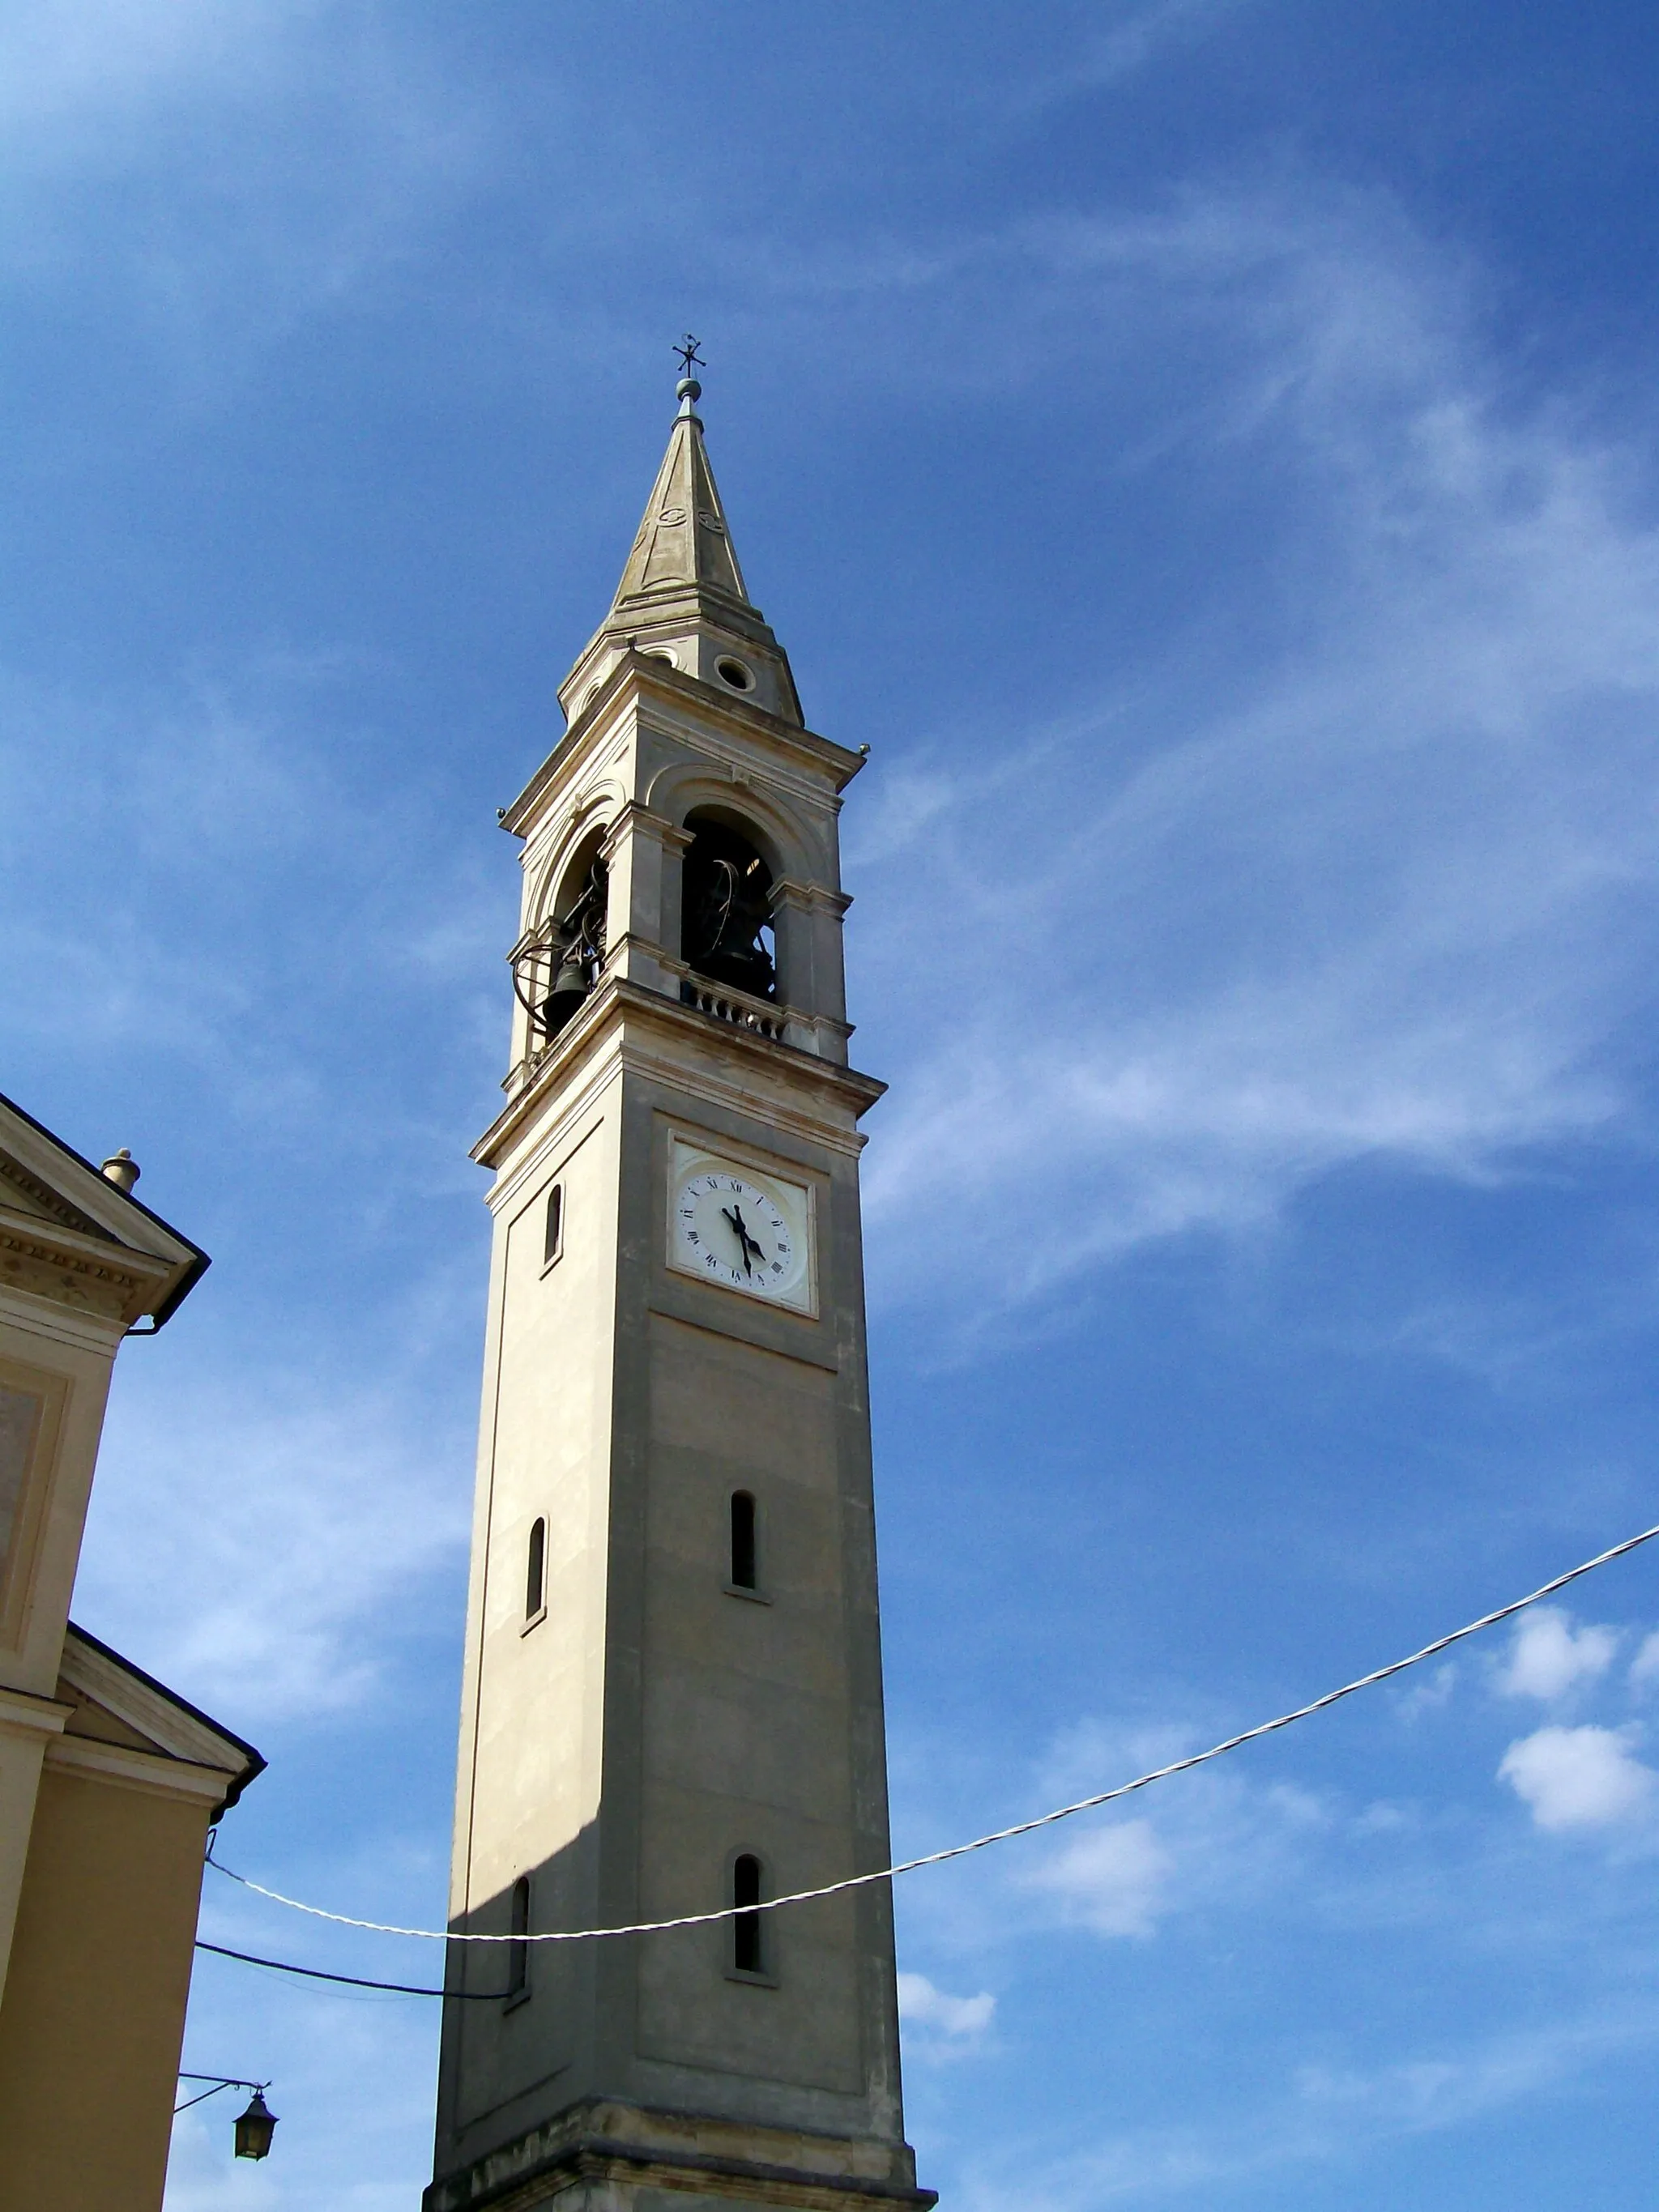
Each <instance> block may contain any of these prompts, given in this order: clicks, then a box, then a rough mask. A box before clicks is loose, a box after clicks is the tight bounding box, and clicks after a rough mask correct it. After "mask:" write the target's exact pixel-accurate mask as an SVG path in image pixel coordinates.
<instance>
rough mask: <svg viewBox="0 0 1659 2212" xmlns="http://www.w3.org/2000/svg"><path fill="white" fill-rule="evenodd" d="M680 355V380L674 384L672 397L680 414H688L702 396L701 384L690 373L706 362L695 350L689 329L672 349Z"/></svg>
mask: <svg viewBox="0 0 1659 2212" xmlns="http://www.w3.org/2000/svg"><path fill="white" fill-rule="evenodd" d="M674 350H675V352H676V353H677V354H678V356H679V357H680V380H679V382H678V384H677V385H676V386H674V397H675V398H676V399H678V401H679V403H680V412H681V414H682V415H689V414H690V412H691V410H692V409H693V408H694V407H695V406H696V404H697V402H698V400H700V399H701V398H702V385H700V384H699V383H698V381H697V380H696V377H695V376H694V375H693V374H692V371H693V370H694V369H698V368H707V367H708V362H706V361H704V359H703V357H702V355H701V354H700V353H699V352H698V351H697V341H696V338H694V337H692V335H691V333H690V331H687V332H686V334H685V336H684V338H683V339H682V340H681V341H680V343H679V344H678V345H677V346H676V347H675V349H674Z"/></svg>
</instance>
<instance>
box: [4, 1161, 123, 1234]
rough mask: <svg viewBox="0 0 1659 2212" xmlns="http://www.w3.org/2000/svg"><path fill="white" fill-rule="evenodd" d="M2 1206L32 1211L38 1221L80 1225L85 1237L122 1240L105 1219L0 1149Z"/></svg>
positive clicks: (79, 1228)
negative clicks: (99, 1219) (96, 1217)
mask: <svg viewBox="0 0 1659 2212" xmlns="http://www.w3.org/2000/svg"><path fill="white" fill-rule="evenodd" d="M0 1206H9V1207H10V1208H11V1209H12V1211H13V1212H15V1213H27V1214H30V1215H32V1216H33V1218H34V1219H35V1220H37V1221H55V1222H57V1223H58V1224H59V1225H61V1226H62V1227H63V1228H65V1229H78V1230H79V1231H80V1232H81V1234H82V1236H83V1237H111V1238H112V1241H118V1240H115V1239H113V1237H112V1231H109V1230H107V1229H106V1228H105V1227H104V1225H102V1223H101V1222H97V1221H94V1220H93V1218H91V1216H90V1215H89V1214H86V1213H83V1212H82V1211H81V1209H80V1207H79V1206H75V1205H72V1204H71V1203H70V1200H68V1199H67V1198H66V1197H65V1196H64V1194H63V1192H62V1191H60V1190H55V1189H54V1188H52V1185H51V1184H50V1183H49V1182H46V1181H45V1180H44V1178H43V1177H41V1176H38V1175H33V1174H31V1172H30V1171H29V1170H28V1169H27V1168H26V1167H25V1166H24V1165H23V1163H22V1162H21V1160H16V1159H14V1158H12V1156H11V1154H10V1153H9V1152H5V1151H0Z"/></svg>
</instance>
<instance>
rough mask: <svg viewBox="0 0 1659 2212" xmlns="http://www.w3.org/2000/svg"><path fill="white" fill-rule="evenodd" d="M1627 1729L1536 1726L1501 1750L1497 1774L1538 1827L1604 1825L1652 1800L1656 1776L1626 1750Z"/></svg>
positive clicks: (1640, 1810)
mask: <svg viewBox="0 0 1659 2212" xmlns="http://www.w3.org/2000/svg"><path fill="white" fill-rule="evenodd" d="M1632 1740H1633V1734H1632V1730H1631V1729H1605V1728H1542V1729H1538V1731H1537V1732H1536V1734H1534V1735H1528V1736H1522V1738H1521V1739H1520V1741H1518V1742H1516V1743H1512V1744H1511V1745H1510V1747H1509V1749H1508V1750H1507V1751H1506V1752H1505V1753H1504V1757H1503V1760H1502V1762H1501V1764H1500V1765H1499V1766H1498V1774H1499V1777H1500V1778H1502V1779H1503V1780H1504V1781H1505V1782H1507V1783H1508V1784H1510V1788H1511V1789H1512V1790H1514V1791H1515V1793H1516V1796H1517V1797H1519V1798H1521V1799H1522V1802H1524V1803H1525V1804H1527V1805H1528V1807H1530V1808H1531V1811H1532V1817H1533V1819H1534V1820H1535V1821H1536V1822H1537V1824H1538V1826H1540V1827H1541V1828H1549V1829H1553V1830H1562V1829H1567V1828H1606V1827H1613V1826H1617V1825H1618V1824H1619V1823H1620V1822H1621V1821H1626V1820H1632V1819H1633V1818H1634V1817H1635V1816H1636V1815H1637V1814H1641V1813H1644V1812H1645V1811H1646V1810H1647V1808H1649V1806H1650V1804H1651V1803H1652V1802H1653V1797H1654V1790H1655V1785H1656V1784H1659V1775H1656V1774H1655V1772H1654V1771H1653V1769H1652V1768H1651V1767H1649V1766H1644V1765H1643V1764H1642V1762H1641V1760H1640V1759H1637V1758H1636V1757H1635V1756H1634V1755H1633V1754H1632V1751H1631V1743H1632Z"/></svg>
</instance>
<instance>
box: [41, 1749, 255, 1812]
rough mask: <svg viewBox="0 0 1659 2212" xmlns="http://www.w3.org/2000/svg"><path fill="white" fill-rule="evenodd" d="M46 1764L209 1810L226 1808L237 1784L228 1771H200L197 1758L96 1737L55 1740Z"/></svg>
mask: <svg viewBox="0 0 1659 2212" xmlns="http://www.w3.org/2000/svg"><path fill="white" fill-rule="evenodd" d="M46 1765H48V1766H52V1767H58V1768H62V1769H64V1770H66V1771H69V1772H70V1773H73V1774H82V1775H88V1776H91V1777H93V1778H95V1779H96V1780H98V1781H100V1782H110V1783H114V1784H117V1785H118V1786H119V1787H121V1788H125V1789H128V1790H144V1791H146V1792H147V1793H148V1794H149V1796H155V1797H188V1798H194V1799H196V1800H197V1802H200V1803H203V1804H207V1805H222V1804H223V1803H224V1802H225V1798H226V1796H227V1794H228V1791H229V1789H230V1786H231V1784H233V1783H234V1781H235V1779H236V1778H235V1776H234V1773H232V1772H231V1771H229V1769H228V1768H226V1767H222V1766H200V1765H197V1763H196V1761H195V1760H194V1759H172V1758H169V1757H168V1755H167V1753H165V1752H158V1751H139V1750H137V1748H136V1747H132V1746H130V1745H127V1744H125V1743H107V1742H106V1741H105V1740H104V1738H103V1737H102V1736H96V1735H58V1736H54V1737H53V1738H52V1741H51V1742H50V1743H48V1745H47V1746H46Z"/></svg>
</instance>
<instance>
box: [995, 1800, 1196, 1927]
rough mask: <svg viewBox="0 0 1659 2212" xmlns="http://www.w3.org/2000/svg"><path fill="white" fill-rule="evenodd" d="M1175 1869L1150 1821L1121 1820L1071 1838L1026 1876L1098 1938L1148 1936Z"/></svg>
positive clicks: (1155, 1924) (1069, 1915)
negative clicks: (1043, 1864) (1045, 1861)
mask: <svg viewBox="0 0 1659 2212" xmlns="http://www.w3.org/2000/svg"><path fill="white" fill-rule="evenodd" d="M1173 1871H1174V1860H1173V1858H1172V1857H1171V1855H1170V1852H1169V1851H1168V1850H1165V1849H1164V1845H1163V1844H1162V1843H1160V1842H1159V1840H1158V1836H1157V1835H1156V1833H1155V1832H1154V1831H1153V1828H1152V1822H1151V1821H1150V1820H1122V1821H1118V1822H1115V1823H1114V1824H1113V1825H1112V1826H1109V1827H1103V1828H1097V1829H1095V1830H1093V1831H1091V1832H1090V1833H1088V1834H1085V1835H1080V1836H1074V1837H1073V1838H1071V1839H1070V1840H1069V1841H1068V1842H1067V1843H1066V1844H1065V1845H1064V1846H1063V1847H1062V1848H1061V1849H1060V1850H1058V1851H1057V1852H1056V1853H1055V1854H1054V1857H1052V1858H1051V1859H1050V1860H1049V1861H1048V1863H1047V1864H1046V1865H1045V1866H1042V1867H1039V1868H1038V1869H1036V1871H1035V1872H1034V1873H1032V1874H1031V1875H1028V1876H1027V1877H1026V1879H1027V1881H1028V1882H1029V1884H1030V1887H1032V1888H1034V1889H1039V1890H1046V1891H1048V1893H1050V1894H1052V1895H1053V1896H1054V1897H1057V1898H1058V1899H1060V1901H1061V1904H1062V1905H1063V1906H1064V1907H1065V1910H1066V1915H1067V1917H1069V1918H1071V1919H1073V1920H1076V1921H1079V1922H1080V1923H1082V1925H1083V1926H1084V1927H1085V1928H1091V1929H1093V1930H1094V1931H1095V1933H1096V1934H1097V1936H1150V1935H1151V1934H1152V1932H1153V1930H1154V1929H1155V1928H1156V1927H1157V1925H1158V1915H1159V1912H1160V1911H1161V1910H1162V1909H1163V1906H1164V1899H1165V1893H1166V1891H1167V1888H1168V1886H1169V1881H1170V1875H1171V1874H1172V1873H1173Z"/></svg>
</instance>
